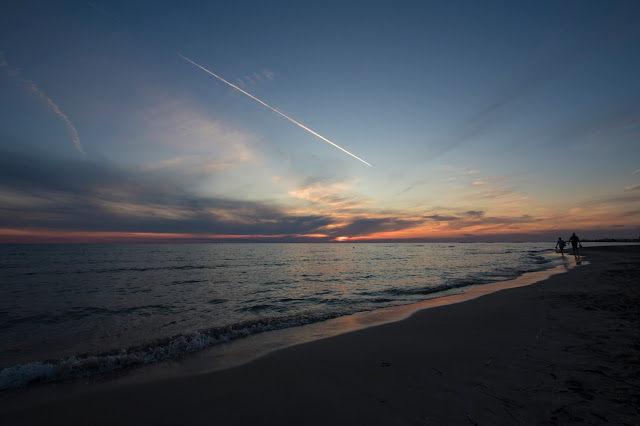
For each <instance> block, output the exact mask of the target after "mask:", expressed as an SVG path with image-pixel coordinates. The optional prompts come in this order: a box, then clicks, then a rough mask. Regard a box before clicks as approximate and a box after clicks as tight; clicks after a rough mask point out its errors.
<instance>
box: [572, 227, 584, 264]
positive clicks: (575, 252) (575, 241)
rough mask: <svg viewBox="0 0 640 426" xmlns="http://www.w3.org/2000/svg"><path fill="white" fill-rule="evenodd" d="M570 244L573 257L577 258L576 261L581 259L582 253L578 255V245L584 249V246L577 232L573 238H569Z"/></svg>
mask: <svg viewBox="0 0 640 426" xmlns="http://www.w3.org/2000/svg"><path fill="white" fill-rule="evenodd" d="M569 242H570V243H571V248H573V255H574V256H575V257H576V259H579V258H580V253H578V245H579V246H580V247H582V244H580V238H578V236H577V235H576V233H575V232H574V233H573V235H572V236H571V238H569Z"/></svg>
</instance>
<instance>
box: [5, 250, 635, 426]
mask: <svg viewBox="0 0 640 426" xmlns="http://www.w3.org/2000/svg"><path fill="white" fill-rule="evenodd" d="M638 254H640V247H638V246H627V247H622V248H621V247H619V246H611V247H592V248H591V247H590V248H586V249H585V255H586V256H587V259H589V261H590V264H583V265H582V266H581V267H580V268H575V269H574V270H572V271H570V272H569V273H568V274H561V275H553V276H551V277H550V278H548V279H546V280H544V281H539V282H536V283H535V284H533V285H529V286H526V287H520V288H513V289H508V290H503V291H498V292H497V293H493V294H491V295H489V296H486V297H481V298H477V297H478V296H475V298H473V300H468V301H466V302H465V303H457V304H448V305H446V306H439V307H434V308H432V309H422V310H419V311H418V312H415V313H413V314H411V313H409V314H408V315H407V316H408V317H409V318H407V319H402V320H399V321H397V322H390V323H386V324H384V325H376V326H371V325H366V326H365V328H362V329H359V330H357V331H351V332H348V333H346V334H339V335H337V336H333V337H328V338H322V339H321V340H314V341H312V342H308V343H304V344H295V345H294V346H291V347H288V348H284V349H278V348H276V350H273V351H269V352H268V353H267V354H266V355H263V356H261V357H259V358H258V359H254V360H253V361H250V362H249V363H247V364H243V365H240V366H236V367H233V368H227V369H224V370H218V371H214V372H207V373H203V374H194V375H191V376H189V375H187V376H183V377H174V378H163V379H160V380H157V381H153V382H146V383H128V384H123V383H120V384H118V385H117V386H112V387H111V389H110V388H109V387H107V388H106V389H105V390H101V391H95V392H86V393H84V392H76V393H75V394H73V395H70V396H69V395H67V396H66V397H65V398H64V399H60V400H55V401H54V400H51V398H53V397H54V396H55V395H53V394H55V393H56V392H55V388H58V389H60V390H61V389H62V388H64V387H66V386H62V384H61V385H59V386H51V387H50V388H51V389H54V390H52V391H51V392H52V394H51V395H49V400H45V401H44V402H42V403H38V402H36V403H35V406H30V407H27V406H22V407H21V406H20V404H11V401H5V403H3V404H2V407H1V408H0V412H3V413H4V416H8V417H6V418H7V419H9V423H8V424H33V423H39V422H41V421H43V420H45V419H47V420H48V421H49V422H50V421H51V419H55V422H60V423H72V424H76V423H77V424H79V423H82V419H84V420H85V421H86V420H87V417H83V416H86V415H89V411H91V412H96V413H99V414H95V416H96V417H93V416H94V415H93V414H92V415H91V416H92V417H91V418H92V422H94V421H95V422H97V423H104V424H113V423H117V422H122V421H125V422H135V423H140V422H142V423H158V422H165V423H166V422H169V423H180V424H183V423H186V424H198V423H206V422H207V421H206V420H207V419H210V420H211V419H218V420H219V421H220V422H222V423H223V424H247V423H251V422H255V421H262V422H264V421H265V420H268V422H274V423H275V422H278V423H289V424H293V423H297V422H306V423H315V424H320V423H323V421H333V422H336V418H335V417H334V416H333V415H332V416H331V417H327V416H328V415H329V414H331V413H333V414H335V415H337V414H339V415H340V416H339V417H338V419H339V420H338V421H337V422H338V423H340V424H346V423H349V422H350V423H353V422H355V423H378V424H381V423H388V422H391V423H394V422H396V423H398V422H399V423H409V424H412V423H420V422H421V421H419V419H426V418H429V419H432V421H434V420H435V424H438V423H439V422H438V421H437V420H441V421H442V422H444V423H452V422H453V423H456V422H469V421H470V420H472V419H473V421H477V422H479V423H485V422H488V423H494V424H496V423H497V424H507V423H513V420H514V419H517V420H518V421H522V420H523V419H525V417H523V416H524V414H522V413H524V412H529V411H531V410H532V409H533V408H531V407H529V406H528V405H523V404H522V403H521V402H518V401H519V399H518V398H515V397H514V394H518V395H519V396H522V395H521V394H522V393H523V389H527V388H528V386H527V385H526V381H525V382H523V383H520V385H519V386H516V387H515V388H513V386H511V387H510V385H513V383H512V382H513V377H514V376H513V374H516V375H518V377H522V378H523V379H524V378H525V377H528V376H531V377H532V379H533V381H535V382H536V385H535V386H538V387H542V388H544V385H545V384H546V382H547V381H549V380H551V381H553V378H554V375H555V377H556V381H557V379H558V377H560V376H561V375H562V374H565V373H566V369H565V370H563V369H559V368H558V367H557V366H558V365H560V364H561V363H567V361H568V360H566V359H565V358H572V357H574V358H580V357H581V355H583V354H581V353H580V352H577V353H575V354H574V353H572V350H571V349H566V348H565V347H564V346H563V345H564V343H566V342H563V341H562V339H560V340H558V339H555V340H554V339H549V337H550V336H551V335H553V334H554V333H555V334H558V333H560V334H562V333H561V332H563V330H564V329H565V328H566V325H565V322H567V320H568V319H569V320H571V321H569V322H571V323H572V324H574V323H575V325H577V326H581V325H584V324H585V321H587V323H588V322H589V321H588V320H589V315H588V314H589V313H590V312H592V311H594V310H595V311H596V312H598V311H599V310H598V309H591V310H589V309H582V310H581V311H579V314H578V313H576V312H575V311H576V309H575V307H574V309H573V311H571V312H564V311H566V310H567V309H568V308H567V309H565V308H564V307H563V303H562V302H567V303H569V302H571V303H574V302H581V301H582V302H584V300H582V299H580V298H578V299H575V297H573V298H572V297H569V296H571V295H572V294H573V293H579V294H591V293H589V291H590V292H594V291H595V293H596V294H601V293H602V291H601V290H602V289H600V288H599V286H601V284H602V283H599V282H598V278H602V275H603V274H604V275H606V274H607V273H611V271H615V270H620V271H622V272H620V273H615V274H613V275H612V276H613V278H612V279H611V280H610V281H611V283H613V284H615V283H616V282H618V283H619V282H621V281H624V280H627V278H624V277H626V275H625V271H624V268H623V267H622V266H621V265H618V264H624V265H631V266H625V267H626V268H630V269H631V271H632V273H636V274H637V272H633V271H637V265H638ZM616 258H621V259H626V260H625V261H624V262H614V261H613V259H616ZM592 259H593V260H592ZM585 263H587V262H585ZM634 265H635V266H634ZM634 267H635V268H636V269H633V268H634ZM607 268H609V269H607ZM616 268H617V269H616ZM627 272H628V271H627ZM616 274H618V275H616ZM610 275H611V274H610ZM565 278H566V280H565ZM609 278H611V277H609ZM563 281H568V282H569V283H570V285H568V286H567V285H565V283H564V282H563ZM600 281H602V279H601V280H600ZM627 281H628V280H627ZM585 283H586V284H585ZM488 285H491V284H485V285H483V286H477V287H476V288H482V287H485V286H488ZM626 290H627V291H631V290H630V289H628V288H626ZM565 292H568V293H565ZM585 292H586V293H585ZM636 292H637V290H636ZM465 294H466V293H465ZM449 297H455V296H449ZM587 299H588V298H587ZM438 300H439V299H432V300H431V301H427V302H433V301H438ZM421 303H424V302H421ZM569 304H570V303H569ZM558 310H559V311H560V313H558V312H556V311H558ZM569 310H570V309H569ZM563 312H564V314H563ZM568 313H571V315H569V316H568V317H567V314H568ZM626 314H627V316H629V313H628V312H626ZM563 315H564V317H563ZM637 316H638V315H637V312H635V314H634V312H633V311H632V312H631V319H634V318H635V319H634V321H637ZM574 317H576V318H578V319H577V322H576V318H574ZM554 318H559V319H561V321H560V323H559V324H555V323H554V321H558V319H554ZM605 319H606V318H605ZM609 320H610V318H609ZM615 321H617V322H616V324H618V325H617V326H616V325H615V324H614V326H611V324H610V321H609V322H607V324H609V325H608V326H607V327H609V328H611V330H609V331H608V334H609V335H611V336H613V335H615V334H616V333H618V334H621V336H619V338H618V340H625V341H626V340H628V339H629V336H628V335H626V334H625V330H626V329H624V328H622V329H619V330H618V329H617V328H616V327H618V328H619V322H620V321H628V319H626V317H625V318H622V319H620V318H617V319H616V320H615ZM605 322H606V321H605ZM634 324H635V326H636V330H637V326H638V324H637V323H634ZM554 325H555V329H554ZM590 326H591V327H592V328H593V327H595V328H598V327H600V328H602V327H603V325H602V324H601V323H598V324H591V325H590ZM626 332H627V333H629V332H631V331H630V330H626ZM612 333H613V334H612ZM596 335H597V336H598V338H599V339H600V338H601V339H604V337H602V336H601V335H603V331H602V330H596ZM604 335H607V333H605V334H604ZM604 335H603V336H604ZM556 337H557V336H556ZM565 337H566V336H565ZM572 337H573V338H574V339H576V338H577V337H576V336H573V335H572ZM578 337H580V336H578ZM623 337H624V339H623ZM534 338H535V340H534ZM581 338H582V340H583V341H584V340H586V341H587V343H588V341H589V338H590V335H586V336H582V337H581ZM242 340H244V339H242ZM547 340H549V342H548V343H549V344H551V343H553V345H551V346H553V347H547V348H542V346H544V345H541V344H543V343H544V342H546V341H547ZM578 340H580V339H578ZM604 340H607V339H604ZM632 340H633V339H632ZM606 343H607V342H606V341H604V342H603V344H606ZM636 343H637V342H636ZM558 344H560V346H563V347H560V348H558ZM582 344H583V345H584V344H586V343H585V342H582ZM554 345H555V346H554ZM538 346H540V347H538ZM577 346H580V345H577ZM569 347H570V346H569ZM629 347H631V349H632V350H634V351H635V352H634V353H635V354H636V355H638V352H640V349H639V348H640V345H637V346H634V344H633V342H632V344H631V345H629ZM514 351H516V352H518V354H517V355H519V356H517V357H513V356H509V354H511V355H515V353H514ZM546 352H549V354H546ZM592 352H593V351H592ZM545 354H546V355H545ZM523 355H526V356H523ZM591 355H594V354H593V353H592V354H591ZM522 356H523V357H522ZM515 358H518V359H519V360H520V363H518V362H515V361H514V359H515ZM521 358H524V359H521ZM538 358H548V359H547V361H553V362H551V363H547V364H551V365H552V366H554V367H553V368H552V367H549V368H551V370H552V371H551V372H548V371H544V373H545V374H538V375H536V374H534V373H533V372H532V370H533V371H534V372H535V371H537V370H540V369H542V370H544V365H542V366H541V365H539V363H536V362H534V361H535V360H537V359H538ZM586 358H587V359H586V360H585V362H587V361H589V357H586ZM636 359H640V358H638V357H636ZM597 360H598V362H597V363H596V365H595V366H594V367H593V368H592V369H591V370H593V371H601V373H589V374H590V375H600V376H602V377H603V378H606V377H617V378H618V379H620V378H621V377H622V378H621V379H620V380H623V381H629V383H630V384H629V385H628V387H629V389H630V390H631V392H632V394H633V390H634V389H636V391H635V392H636V395H637V394H638V392H637V387H636V388H634V386H638V385H640V382H638V379H639V378H638V366H637V365H635V367H634V366H633V365H630V364H629V363H627V364H625V366H626V368H627V370H629V371H630V372H631V376H632V377H631V378H626V379H625V376H624V375H622V372H617V373H615V374H614V375H613V376H612V375H611V374H609V373H608V372H607V371H605V370H606V369H603V368H599V366H600V367H602V366H601V365H600V364H601V363H604V362H605V361H606V357H605V359H601V358H598V359H597ZM591 361H593V360H591ZM627 361H628V360H627ZM532 363H533V365H531V364H532ZM545 365H546V364H545ZM549 368H547V369H549ZM569 369H570V366H569ZM511 370H513V371H511ZM591 370H589V369H586V370H585V371H591ZM618 370H620V368H618ZM622 370H624V369H622ZM505 373H509V374H507V375H506V376H505ZM538 373H540V371H538ZM627 373H628V371H627ZM627 373H625V374H627ZM584 374H587V373H584ZM589 374H587V375H589ZM474 377H476V378H475V379H474ZM591 379H592V378H591ZM603 380H604V381H607V380H605V379H603ZM529 381H531V379H530V380H529ZM583 382H584V381H581V380H574V379H571V380H569V379H568V380H565V382H564V384H565V385H566V386H565V387H566V388H567V389H568V390H564V391H563V392H560V393H561V395H560V396H563V397H566V396H568V395H566V393H569V395H572V394H577V395H578V396H580V395H582V396H585V395H586V396H589V397H590V398H591V399H590V401H591V402H593V400H594V399H597V398H596V396H598V392H595V391H591V390H589V389H588V388H586V387H585V383H583ZM609 382H613V383H615V384H620V383H621V382H619V381H616V380H609ZM470 383H471V384H473V383H475V384H474V385H473V386H471V384H470ZM567 383H568V384H567ZM620 385H621V386H625V385H624V384H620ZM469 386H471V387H470V388H469ZM503 388H506V389H507V390H510V392H508V391H505V390H503ZM518 389H520V390H519V391H518ZM554 389H555V388H553V387H552V388H550V389H548V391H549V392H547V393H544V392H542V395H540V393H541V392H537V393H536V392H533V394H535V396H537V397H538V399H542V400H544V399H545V398H546V399H549V396H550V395H551V396H553V395H554ZM629 389H627V390H629ZM525 393H527V392H525ZM529 393H530V392H529ZM25 394H26V393H25ZM544 395H546V397H543V396H544ZM418 396H421V398H418V399H416V397H418ZM585 398H586V397H585ZM9 399H13V398H9ZM587 399H588V398H587ZM342 400H343V401H344V402H343V403H342V405H341V404H340V403H339V402H340V401H342ZM278 401H279V402H278ZM287 401H293V402H291V403H292V404H293V405H295V407H288V408H290V410H289V411H286V410H285V411H282V409H281V405H282V404H283V403H284V404H285V405H287V406H288V405H289V404H287ZM421 401H422V402H421ZM505 401H506V402H505ZM13 402H16V401H15V400H14V401H13ZM23 402H24V401H23ZM321 402H322V404H321ZM546 402H547V404H550V405H553V402H554V399H553V398H551V400H549V401H546ZM244 403H247V404H251V405H254V404H255V405H257V406H258V407H260V409H259V410H258V411H260V410H262V411H261V412H260V413H261V414H260V416H258V413H255V416H258V417H252V416H253V415H252V414H251V413H248V412H246V410H243V409H242V406H243V404H244ZM461 404H462V405H461ZM468 404H470V405H468ZM478 404H479V405H478ZM486 404H488V405H486ZM496 404H497V406H496ZM611 404H612V406H613V405H615V407H613V408H616V409H617V410H618V411H620V413H619V414H615V413H614V414H615V415H617V416H618V417H613V418H621V419H622V418H623V417H620V416H629V415H631V414H629V413H630V412H631V411H633V409H634V407H635V410H636V412H635V414H636V416H637V415H638V411H637V409H638V405H635V406H634V405H633V404H637V402H636V403H633V402H631V403H629V404H624V403H616V404H613V403H611ZM8 405H11V408H8V407H7V406H8ZM32 405H34V404H32ZM452 405H455V407H458V408H461V407H462V406H465V407H467V408H466V409H464V410H462V409H460V410H458V409H456V410H453V408H455V407H452ZM605 405H606V404H605ZM152 406H153V407H155V409H151V407H152ZM109 407H111V408H109ZM172 407H173V408H172ZM231 407H235V409H237V410H238V411H236V412H234V410H233V409H231ZM303 407H306V408H305V409H306V410H311V411H309V413H316V412H317V411H318V409H319V408H320V407H325V409H321V410H320V411H321V412H320V413H319V414H318V417H317V418H313V419H309V418H308V416H309V415H310V414H308V413H307V414H306V417H305V415H304V413H305V411H304V410H303ZM489 407H490V408H489ZM535 407H538V408H540V407H543V408H544V407H545V404H544V403H542V402H541V403H540V404H535ZM572 407H573V406H572ZM621 407H623V408H625V409H624V410H621ZM21 408H22V410H21ZM170 408H172V409H173V411H171V410H169V409H170ZM605 408H606V407H600V408H598V410H600V411H598V410H596V411H595V412H596V414H597V415H595V414H591V415H590V414H589V413H587V414H581V415H583V416H587V417H589V416H591V417H589V418H590V419H596V420H595V421H596V423H598V420H597V419H598V418H599V417H598V416H602V417H603V418H607V416H609V418H611V416H612V415H614V414H611V413H610V411H611V410H608V411H607V410H606V409H605ZM323 410H324V411H323ZM487 410H488V411H487ZM567 410H568V409H565V410H564V411H562V410H561V411H560V412H557V413H556V415H555V418H556V419H558V420H559V421H561V422H562V421H563V419H564V417H563V416H565V414H566V413H568V411H567ZM454 411H455V413H454ZM465 412H466V414H465ZM172 413H173V414H172ZM176 413H179V414H176ZM214 413H215V414H216V415H215V416H214ZM225 413H226V414H225ZM491 413H494V414H491ZM495 413H499V415H498V414H495ZM601 413H605V414H601ZM632 414H633V413H632ZM314 415H315V414H314ZM491 415H495V416H497V417H493V418H491ZM571 415H573V414H566V416H569V417H567V418H571ZM212 416H213V417H212ZM363 416H364V417H363ZM487 416H489V417H487ZM504 416H507V417H504ZM574 416H575V415H574ZM553 417H554V416H553V415H550V416H548V419H547V420H548V421H549V422H551V424H553V421H554V420H553ZM537 418H539V419H542V418H541V417H537ZM624 418H627V417H624ZM637 418H638V417H636V418H635V420H637ZM331 419H333V420H331ZM565 420H566V419H565ZM600 421H602V420H600ZM423 423H424V422H423ZM533 423H540V421H534V422H533ZM629 423H630V424H633V423H634V422H633V421H631V422H629Z"/></svg>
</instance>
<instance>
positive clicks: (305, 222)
mask: <svg viewBox="0 0 640 426" xmlns="http://www.w3.org/2000/svg"><path fill="white" fill-rule="evenodd" d="M132 3H133V4H132ZM0 52H1V56H0V152H1V153H2V159H1V160H0V162H2V163H3V164H2V165H1V166H2V171H0V200H2V207H0V241H67V240H69V241H129V240H156V241H164V240H173V241H182V240H198V241H200V240H205V241H207V240H218V239H229V238H232V239H235V240H260V241H262V240H264V241H332V240H336V239H341V240H346V239H350V240H383V239H393V240H397V239H407V238H417V239H435V240H442V239H454V240H513V239H548V238H551V237H552V236H553V237H554V239H555V238H557V235H556V234H560V235H562V236H565V235H564V234H565V233H567V232H574V231H577V232H580V233H581V234H582V235H583V236H584V237H606V236H614V237H637V236H638V235H640V161H639V159H640V155H639V154H640V143H639V142H640V79H638V78H637V76H638V75H640V3H638V2H635V1H609V2H601V1H591V2H590V1H561V2H558V1H548V2H545V1H535V2H534V1H530V2H529V1H523V2H512V1H451V2H429V1H424V2H417V1H393V2H392V1H385V2H375V1H372V2H359V1H351V2H333V1H322V2H304V1H303V2H300V1H296V2H293V1H292V2H280V1H275V2H253V1H245V2H233V3H232V4H225V3H222V2H215V1H214V2H205V1H186V2H157V1H153V2H152V1H140V2H123V1H122V2H121V1H99V0H95V1H91V2H82V1H62V2H55V3H53V2H44V1H28V0H26V1H9V2H8V3H7V2H5V3H4V4H3V6H2V13H1V14H0ZM176 52H180V53H181V54H182V55H184V56H186V57H188V58H189V59H191V60H193V61H194V62H196V63H198V64H200V65H201V66H202V67H205V68H206V69H208V70H210V71H211V72H213V73H215V74H217V75H219V76H221V77H222V78H224V79H226V80H228V81H229V82H231V83H232V84H234V85H236V86H238V87H239V88H241V89H243V90H245V91H246V92H248V93H251V94H252V95H253V96H255V97H256V98H258V99H260V100H262V101H264V102H266V103H267V104H269V105H270V106H272V107H274V108H276V109H277V110H278V111H280V112H282V113H283V114H285V115H287V116H288V117H291V118H292V119H293V120H296V121H298V122H300V123H302V124H303V125H304V126H307V127H308V128H309V129H312V130H313V131H315V132H317V133H318V134H320V135H322V136H323V137H325V138H327V139H329V140H331V141H332V142H334V143H335V144H337V145H339V146H340V147H343V148H344V149H346V150H348V151H350V152H352V153H353V154H355V155H357V156H359V157H361V158H362V159H364V160H366V161H367V162H369V163H371V165H372V167H368V166H367V165H365V164H363V163H361V162H359V161H357V160H356V159H354V158H352V157H350V156H348V155H347V154H345V153H344V152H342V151H340V150H338V149H336V148H335V147H333V146H331V145H330V144H328V143H326V142H325V141H323V140H322V139H320V138H318V137H316V136H314V135H313V134H311V133H310V132H307V131H305V130H304V129H302V128H301V127H298V126H296V125H295V124H294V123H292V122H290V121H288V120H286V119H285V118H283V117H282V116H280V115H278V114H276V113H275V112H273V111H271V110H269V109H267V108H266V107H264V106H263V105H261V104H260V103H258V102H256V101H255V100H253V99H251V98H249V97H247V96H246V95H244V94H243V93H241V92H239V91H237V90H235V89H234V88H232V87H230V86H228V85H226V84H224V83H223V82H221V81H219V80H217V79H216V78H215V77H213V76H211V75H209V74H207V73H206V72H204V71H203V70H201V69H199V68H198V67H196V66H194V65H193V64H191V63H189V62H188V61H186V60H184V59H183V58H181V57H180V56H179V55H178V54H177V53H176ZM566 236H568V235H566Z"/></svg>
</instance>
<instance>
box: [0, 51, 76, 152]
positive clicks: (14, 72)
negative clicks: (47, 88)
mask: <svg viewBox="0 0 640 426" xmlns="http://www.w3.org/2000/svg"><path fill="white" fill-rule="evenodd" d="M8 67H9V63H8V62H7V61H6V60H5V59H4V56H3V53H2V52H0V68H7V69H6V70H5V71H6V72H7V74H8V75H10V76H11V77H13V78H15V79H16V80H18V81H19V82H20V83H21V84H22V85H23V86H24V87H25V88H26V89H27V90H30V91H31V92H33V93H34V94H35V95H36V96H38V97H39V98H40V99H42V100H43V101H44V102H45V103H46V104H47V106H48V107H49V108H50V109H51V111H53V112H54V114H56V115H57V116H58V117H60V118H61V119H62V121H64V124H65V125H66V126H67V129H68V130H69V132H70V133H71V137H72V139H73V144H74V145H75V146H76V149H77V150H78V151H80V152H81V153H83V154H86V152H84V149H83V148H82V144H81V143H80V136H78V131H77V130H76V128H75V126H74V125H73V123H72V122H71V120H70V119H69V117H67V114H65V113H64V112H62V111H61V110H60V108H58V105H56V103H55V102H53V100H51V98H50V97H48V96H47V95H45V94H44V92H43V91H42V90H40V88H39V87H38V86H36V84H35V83H34V82H33V81H31V80H27V79H26V78H23V77H22V76H21V75H20V71H19V70H18V69H10V68H8Z"/></svg>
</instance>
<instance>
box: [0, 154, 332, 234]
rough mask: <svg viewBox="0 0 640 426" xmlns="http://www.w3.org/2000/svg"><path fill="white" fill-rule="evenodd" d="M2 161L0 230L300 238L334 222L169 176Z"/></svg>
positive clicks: (5, 157)
mask: <svg viewBox="0 0 640 426" xmlns="http://www.w3.org/2000/svg"><path fill="white" fill-rule="evenodd" d="M1 154H2V155H1V156H0V195H1V196H2V197H1V198H2V199H3V204H2V207H0V212H1V214H0V218H1V219H0V228H14V229H16V228H18V229H24V228H42V229H67V230H91V231H111V232H156V233H192V234H225V235H226V234H232V235H266V236H269V235H291V236H295V235H302V234H313V233H318V230H320V229H322V228H324V227H326V226H327V225H330V224H331V223H332V222H333V219H332V218H331V217H329V216H324V215H318V214H306V215H298V214H292V213H290V212H289V211H288V210H287V209H286V208H284V207H281V206H276V205H272V204H270V203H267V202H252V201H243V200H238V199H233V198H223V197H206V196H200V195H198V194H195V193H193V192H192V191H191V189H190V185H191V184H192V181H191V180H189V179H187V180H182V178H181V177H180V176H178V175H173V174H171V173H168V172H166V171H164V172H163V173H154V172H144V171H139V170H132V169H128V168H124V167H119V166H115V165H113V164H110V163H104V162H102V163H101V162H95V161H82V162H81V161H75V160H58V161H57V162H54V161H51V160H50V159H48V158H45V157H38V156H35V155H32V154H22V153H15V152H2V153H1ZM18 194H28V197H22V198H20V197H18V196H17V195H18Z"/></svg>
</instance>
